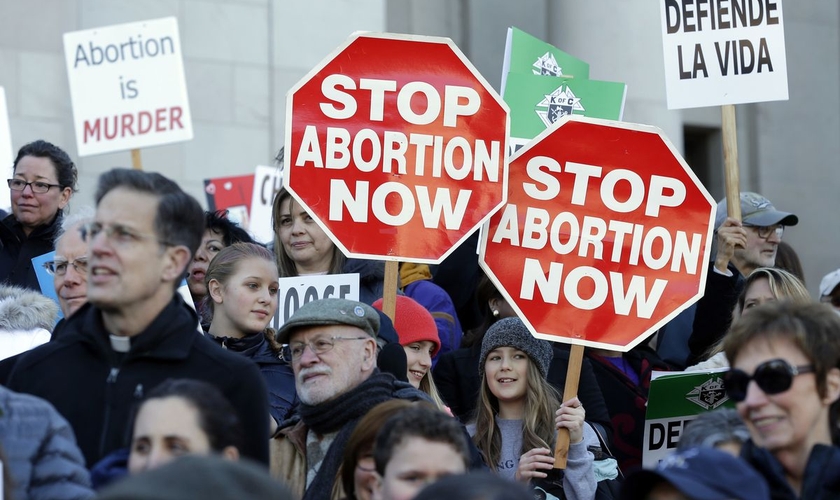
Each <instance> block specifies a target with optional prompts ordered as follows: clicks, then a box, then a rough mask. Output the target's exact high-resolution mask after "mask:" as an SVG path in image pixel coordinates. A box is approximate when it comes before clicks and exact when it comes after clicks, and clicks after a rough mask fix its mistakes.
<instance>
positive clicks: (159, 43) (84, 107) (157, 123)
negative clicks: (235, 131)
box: [64, 17, 193, 156]
mask: <svg viewBox="0 0 840 500" xmlns="http://www.w3.org/2000/svg"><path fill="white" fill-rule="evenodd" d="M64 56H65V60H66V63H67V78H68V80H69V82H70V99H71V101H72V103H73V123H74V125H75V127H76V147H77V149H78V152H79V156H88V155H94V154H101V153H110V152H113V151H124V150H129V149H139V148H143V147H148V146H158V145H161V144H169V143H172V142H180V141H188V140H190V139H192V138H193V130H192V118H191V116H190V105H189V101H188V99H187V84H186V80H185V78H184V64H183V57H182V52H181V42H180V39H179V36H178V22H177V19H176V18H174V17H167V18H163V19H156V20H149V21H142V22H137V23H128V24H119V25H114V26H106V27H102V28H96V29H92V30H85V31H74V32H71V33H65V34H64Z"/></svg>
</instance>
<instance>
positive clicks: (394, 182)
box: [283, 33, 509, 263]
mask: <svg viewBox="0 0 840 500" xmlns="http://www.w3.org/2000/svg"><path fill="white" fill-rule="evenodd" d="M286 108H287V110H288V114H287V123H286V151H287V156H286V158H287V163H286V167H285V171H284V179H283V180H284V184H285V186H286V187H287V189H288V190H289V191H291V192H292V193H293V194H294V195H295V197H296V198H297V199H298V200H300V201H301V203H302V204H303V205H304V206H305V207H306V209H307V210H308V212H309V213H310V214H311V215H312V217H313V218H314V219H315V220H316V221H317V222H318V223H319V224H320V225H321V226H322V227H323V228H324V229H325V231H326V232H327V233H328V234H330V236H331V238H332V240H333V241H334V242H335V243H336V245H338V246H339V247H340V248H341V250H342V251H343V252H345V254H347V255H349V256H353V257H361V258H379V259H385V260H392V261H393V260H401V259H405V260H411V261H414V262H429V263H437V262H440V261H441V260H443V258H444V257H445V256H446V255H447V254H448V253H449V252H451V251H452V250H454V248H455V247H457V245H458V244H459V243H460V242H462V241H464V239H466V238H467V237H468V236H469V235H470V234H471V233H472V232H473V231H474V230H476V229H477V228H478V227H479V226H480V224H481V223H482V222H483V221H484V220H486V218H487V217H489V216H490V215H491V214H492V213H493V212H494V211H495V210H497V209H498V207H500V206H501V204H502V203H503V202H504V197H505V193H506V188H507V159H506V154H505V151H506V150H507V137H508V130H509V120H508V108H507V105H506V104H505V103H504V101H502V99H501V97H499V95H498V94H496V92H495V91H494V90H493V88H492V87H491V86H490V84H489V83H488V82H487V81H486V80H485V79H484V78H483V77H482V76H481V75H480V74H479V73H478V71H477V70H476V69H475V68H474V67H473V65H472V64H471V63H470V62H469V61H468V60H467V58H466V57H465V56H464V55H463V54H462V53H461V51H460V50H459V49H458V48H457V47H456V46H455V44H454V43H452V41H451V40H449V39H448V38H436V37H420V36H408V35H395V34H389V33H384V34H383V33H378V34H374V33H364V34H354V35H352V36H351V37H350V38H349V39H348V40H347V42H345V43H344V44H343V45H342V46H341V47H339V48H338V49H337V50H336V51H335V52H334V53H333V54H331V55H330V56H328V57H327V58H326V59H325V60H324V61H322V62H321V63H320V64H319V65H318V67H316V68H315V69H313V70H312V71H311V72H310V73H309V74H308V75H307V76H306V77H304V78H303V79H302V80H301V81H300V82H298V84H297V85H295V86H294V87H293V88H292V90H290V91H289V94H288V101H287V107H286Z"/></svg>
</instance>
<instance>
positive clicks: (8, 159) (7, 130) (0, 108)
mask: <svg viewBox="0 0 840 500" xmlns="http://www.w3.org/2000/svg"><path fill="white" fill-rule="evenodd" d="M14 161H15V153H14V151H12V132H11V127H9V112H8V108H7V107H6V90H5V89H4V88H3V87H0V165H2V166H3V175H5V177H2V179H11V178H12V164H13V163H14ZM11 206H12V201H11V198H10V194H9V185H8V184H6V181H5V180H4V181H3V182H0V208H3V209H6V208H9V207H11Z"/></svg>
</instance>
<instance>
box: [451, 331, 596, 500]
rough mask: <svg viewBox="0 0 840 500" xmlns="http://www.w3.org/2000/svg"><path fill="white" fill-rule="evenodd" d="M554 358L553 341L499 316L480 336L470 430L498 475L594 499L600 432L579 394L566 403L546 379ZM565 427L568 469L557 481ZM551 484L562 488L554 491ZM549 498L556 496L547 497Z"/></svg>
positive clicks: (569, 495)
mask: <svg viewBox="0 0 840 500" xmlns="http://www.w3.org/2000/svg"><path fill="white" fill-rule="evenodd" d="M552 357H553V351H552V348H551V344H550V343H549V342H547V341H544V340H538V339H536V338H535V337H534V336H532V335H531V332H529V331H528V329H527V328H526V327H525V325H524V324H523V323H522V321H521V320H520V319H519V318H505V319H502V320H499V321H497V322H496V323H494V324H493V325H492V326H491V327H490V328H489V329H488V330H487V333H486V334H485V336H484V339H483V341H482V343H481V362H480V366H479V373H480V375H481V379H482V380H481V391H480V393H479V401H478V407H477V409H476V417H475V421H474V422H473V423H472V424H470V425H469V426H468V430H469V431H470V435H472V437H473V441H474V442H475V444H476V446H477V447H478V449H479V450H481V452H482V453H483V454H484V456H485V460H486V461H487V463H488V464H490V467H491V469H493V470H495V471H496V472H497V473H498V474H499V475H500V476H502V477H505V478H508V479H511V480H517V481H521V482H524V483H531V484H532V485H533V487H534V488H537V489H542V490H544V491H546V492H547V493H549V494H553V495H555V496H559V498H563V495H565V498H567V499H577V500H592V499H594V498H595V491H596V487H597V484H596V479H595V470H594V466H593V463H594V458H595V457H594V455H593V454H592V452H591V451H589V447H590V446H592V447H594V448H597V447H599V446H600V443H599V441H598V437H597V434H595V432H594V431H593V430H592V428H591V427H589V424H587V423H586V422H584V417H585V415H586V413H585V411H584V409H583V406H581V403H580V401H579V400H578V398H576V397H575V398H571V399H569V400H568V401H566V402H564V403H563V404H560V398H559V395H558V394H557V391H556V390H555V389H554V387H552V386H551V385H550V384H549V383H548V382H547V381H546V375H547V374H548V367H549V364H550V363H551V358H552ZM560 428H565V429H568V430H569V435H570V443H571V444H570V446H569V454H568V462H567V468H566V470H565V474H564V477H563V478H562V480H558V481H557V482H556V483H554V485H553V486H552V485H551V484H550V483H551V481H550V479H547V476H548V474H547V473H549V472H550V471H551V470H552V469H553V466H554V451H553V450H554V443H555V441H556V433H557V430H558V429H560ZM551 488H556V489H561V488H562V490H563V492H562V493H560V494H559V495H558V493H552V492H551ZM547 498H553V497H551V496H548V497H547Z"/></svg>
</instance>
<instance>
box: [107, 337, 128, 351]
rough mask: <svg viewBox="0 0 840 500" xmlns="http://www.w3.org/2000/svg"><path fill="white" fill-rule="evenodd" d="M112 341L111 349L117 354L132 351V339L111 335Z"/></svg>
mask: <svg viewBox="0 0 840 500" xmlns="http://www.w3.org/2000/svg"><path fill="white" fill-rule="evenodd" d="M109 337H110V339H111V349H113V350H115V351H117V352H128V351H129V350H130V349H131V337H120V336H118V335H109Z"/></svg>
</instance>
